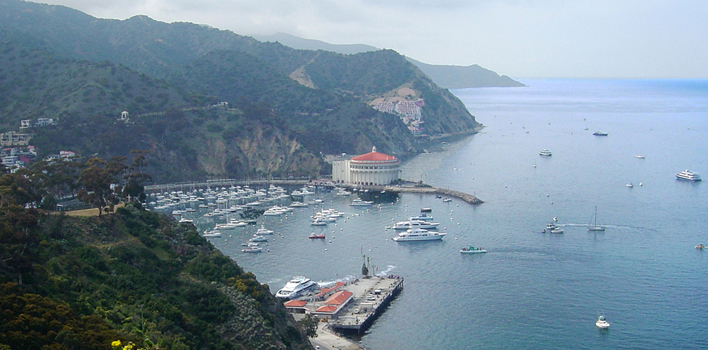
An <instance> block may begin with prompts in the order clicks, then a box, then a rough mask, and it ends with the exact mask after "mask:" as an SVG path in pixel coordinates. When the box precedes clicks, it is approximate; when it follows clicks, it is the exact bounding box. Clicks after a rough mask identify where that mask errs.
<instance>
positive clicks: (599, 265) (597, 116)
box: [211, 79, 708, 350]
mask: <svg viewBox="0 0 708 350" xmlns="http://www.w3.org/2000/svg"><path fill="white" fill-rule="evenodd" d="M523 82H524V83H525V84H527V85H528V87H525V88H485V89H463V90H454V91H453V93H454V94H455V95H457V96H458V97H459V98H460V99H461V100H462V101H463V102H464V103H465V105H466V106H467V107H468V109H469V110H470V112H471V113H472V114H474V115H475V116H476V118H477V120H478V121H479V122H481V123H483V124H485V125H486V127H485V128H484V129H483V130H482V132H481V133H479V134H477V135H473V136H470V137H468V138H466V139H464V140H462V141H459V142H455V143H452V144H449V145H446V147H444V149H443V150H442V151H439V152H434V153H427V154H422V155H420V156H418V157H416V158H414V159H412V160H410V161H408V162H406V163H405V164H404V165H403V173H402V176H403V177H404V178H407V179H411V180H423V181H425V182H427V183H430V184H432V185H434V186H437V187H445V188H447V187H449V188H450V189H455V190H460V191H465V192H469V193H473V194H475V195H477V196H478V197H479V198H480V199H482V200H484V201H485V203H484V204H482V205H479V206H471V205H468V204H466V203H464V202H462V201H459V200H453V201H452V202H450V203H443V202H442V201H441V200H440V199H435V198H434V197H433V196H429V195H413V194H404V195H401V196H400V198H399V199H398V200H397V201H395V202H393V203H382V204H378V205H375V206H373V207H371V208H368V209H367V208H364V209H362V208H354V207H350V206H349V205H348V204H349V202H350V199H348V198H340V197H335V196H332V195H331V194H326V193H324V194H320V197H321V198H322V199H324V200H325V203H324V204H323V206H324V207H332V208H336V209H339V210H342V211H345V212H346V213H347V215H346V216H345V218H342V219H340V220H339V221H338V222H337V223H336V225H335V224H330V225H329V226H328V227H327V228H325V229H314V228H313V227H311V226H309V215H311V214H312V212H313V211H314V210H315V209H313V208H305V209H296V211H295V212H294V213H292V214H290V215H288V216H287V217H264V218H261V219H260V220H259V221H260V222H263V223H264V224H265V225H266V227H267V228H269V229H272V230H275V231H276V234H274V235H273V236H271V237H269V238H271V240H270V241H269V242H268V245H267V247H266V248H267V250H268V251H266V252H264V253H261V254H246V253H242V252H241V251H240V249H241V248H242V247H241V246H240V243H241V242H244V241H245V240H246V239H247V238H248V237H249V236H250V234H252V233H253V232H254V231H255V228H254V227H250V228H246V229H243V230H241V231H234V233H233V234H232V235H231V236H230V237H229V236H226V237H224V238H218V239H211V240H212V242H213V243H214V245H215V246H216V247H218V248H219V249H221V250H222V251H223V252H224V253H225V254H228V255H229V256H231V257H233V258H234V259H235V260H236V261H237V262H238V263H239V264H240V265H241V266H242V267H244V269H246V270H249V271H252V272H254V273H255V274H256V275H257V277H258V279H259V280H260V281H261V282H264V283H268V284H269V285H270V287H271V290H272V291H274V292H275V291H276V290H277V289H278V288H280V287H282V286H283V285H284V284H285V282H286V281H287V279H288V278H290V277H292V276H294V275H306V276H308V277H310V278H312V279H314V280H318V281H332V280H336V279H342V278H346V277H347V276H349V275H357V274H359V273H360V271H361V266H362V263H363V261H364V259H365V258H364V256H366V257H367V258H368V259H369V263H370V264H371V265H372V267H373V268H374V270H375V271H376V272H377V273H391V274H397V275H400V276H403V277H404V278H405V287H404V290H403V292H402V293H401V294H400V296H399V297H398V298H397V299H396V300H395V301H394V302H393V303H392V304H391V305H390V306H389V308H388V309H387V311H386V312H385V313H384V314H383V315H382V316H381V317H380V318H379V319H378V320H377V321H376V322H375V323H374V324H373V326H372V327H371V328H370V329H369V331H368V332H367V333H366V334H365V335H363V336H362V338H361V344H362V345H364V346H365V347H367V348H370V349H376V350H379V349H380V350H382V349H708V337H706V330H708V250H706V251H699V250H696V249H694V246H695V245H697V244H699V243H708V187H706V186H707V185H708V182H706V181H704V182H703V183H688V182H683V181H677V180H676V179H675V176H674V175H675V174H676V173H678V172H679V171H681V170H684V169H691V170H693V171H697V172H699V173H702V174H704V177H706V176H708V81H707V80H564V79H551V80H524V81H523ZM595 130H602V131H605V132H607V133H608V134H609V135H608V136H607V137H598V136H593V135H592V133H593V132H594V131H595ZM544 148H547V149H549V150H551V151H552V152H553V156H552V157H541V156H539V155H538V152H539V151H540V150H541V149H544ZM639 154H641V155H644V156H645V157H646V158H645V159H638V158H636V157H635V156H636V155H639ZM706 180H708V179H706ZM627 182H632V183H633V184H634V187H633V188H628V187H627V186H626V183H627ZM640 183H641V185H640ZM595 206H597V213H598V214H597V216H598V224H602V225H604V226H606V228H607V230H606V231H605V232H599V233H592V232H588V230H587V225H588V223H589V222H590V221H591V219H592V216H593V213H594V208H595ZM421 207H431V208H432V209H433V212H432V215H433V216H434V218H435V221H437V222H440V223H441V225H440V227H441V228H442V230H444V231H446V232H447V236H445V238H444V239H443V240H442V241H440V242H419V243H396V242H393V241H391V239H390V238H391V237H393V236H394V235H395V232H393V231H391V230H389V229H387V227H388V226H390V225H392V224H393V222H395V221H400V220H405V219H407V218H408V217H409V216H412V215H414V214H417V213H418V212H419V209H420V208H421ZM554 217H557V218H558V223H559V224H560V226H562V228H563V229H564V230H565V233H564V234H562V235H554V234H549V233H542V232H541V231H542V229H543V228H544V227H545V225H546V224H547V223H549V222H550V221H551V220H552V218H554ZM320 230H324V231H325V232H326V233H327V239H326V240H324V241H322V240H309V239H308V238H307V235H308V234H309V233H310V232H312V231H320ZM470 244H471V245H474V246H482V247H484V248H486V249H487V250H488V251H489V253H487V254H478V255H473V256H466V255H462V254H460V253H459V249H460V247H462V246H466V245H470ZM599 315H605V316H606V317H607V319H608V321H609V322H610V323H611V324H612V325H611V327H610V329H609V330H608V331H599V330H598V329H597V328H596V327H595V324H594V323H595V320H596V319H597V317H598V316H599Z"/></svg>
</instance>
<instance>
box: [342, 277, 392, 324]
mask: <svg viewBox="0 0 708 350" xmlns="http://www.w3.org/2000/svg"><path fill="white" fill-rule="evenodd" d="M346 289H347V290H348V291H350V292H352V293H354V295H353V297H352V300H351V301H350V302H349V304H347V306H346V307H345V308H344V309H343V310H342V311H340V312H339V314H338V316H337V318H336V319H334V320H332V321H331V322H330V324H329V326H330V327H331V328H332V329H334V330H337V331H340V332H343V333H356V334H363V333H364V331H366V330H367V329H368V328H369V327H370V326H371V324H372V323H373V322H374V320H375V319H376V318H377V317H378V316H379V315H380V314H381V313H383V311H384V309H385V308H386V306H388V304H390V303H391V300H393V299H394V298H395V297H396V295H398V293H400V292H401V290H402V289H403V278H402V277H395V278H388V277H376V276H373V277H366V278H362V279H360V280H358V281H357V282H356V283H353V284H350V285H348V286H347V288H346Z"/></svg>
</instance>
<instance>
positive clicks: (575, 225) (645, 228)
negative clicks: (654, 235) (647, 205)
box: [557, 223, 658, 232]
mask: <svg viewBox="0 0 708 350" xmlns="http://www.w3.org/2000/svg"><path fill="white" fill-rule="evenodd" d="M557 225H558V227H588V224H587V223H584V224H557ZM599 225H602V226H603V227H606V228H628V229H632V230H641V231H652V232H658V230H657V229H656V228H652V227H642V226H632V225H613V224H599Z"/></svg>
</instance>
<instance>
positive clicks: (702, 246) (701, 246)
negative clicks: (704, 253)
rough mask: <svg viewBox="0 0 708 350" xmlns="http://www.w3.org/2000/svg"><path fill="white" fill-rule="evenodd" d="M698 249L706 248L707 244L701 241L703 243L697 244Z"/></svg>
mask: <svg viewBox="0 0 708 350" xmlns="http://www.w3.org/2000/svg"><path fill="white" fill-rule="evenodd" d="M696 249H698V250H703V249H706V246H705V245H704V244H703V243H701V244H699V245H697V246H696Z"/></svg>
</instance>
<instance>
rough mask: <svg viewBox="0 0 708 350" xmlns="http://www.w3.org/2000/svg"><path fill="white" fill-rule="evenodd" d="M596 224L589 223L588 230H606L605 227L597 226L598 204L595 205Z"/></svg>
mask: <svg viewBox="0 0 708 350" xmlns="http://www.w3.org/2000/svg"><path fill="white" fill-rule="evenodd" d="M594 218H595V224H593V225H591V224H588V231H605V227H603V226H597V205H596V206H595V215H594Z"/></svg>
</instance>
